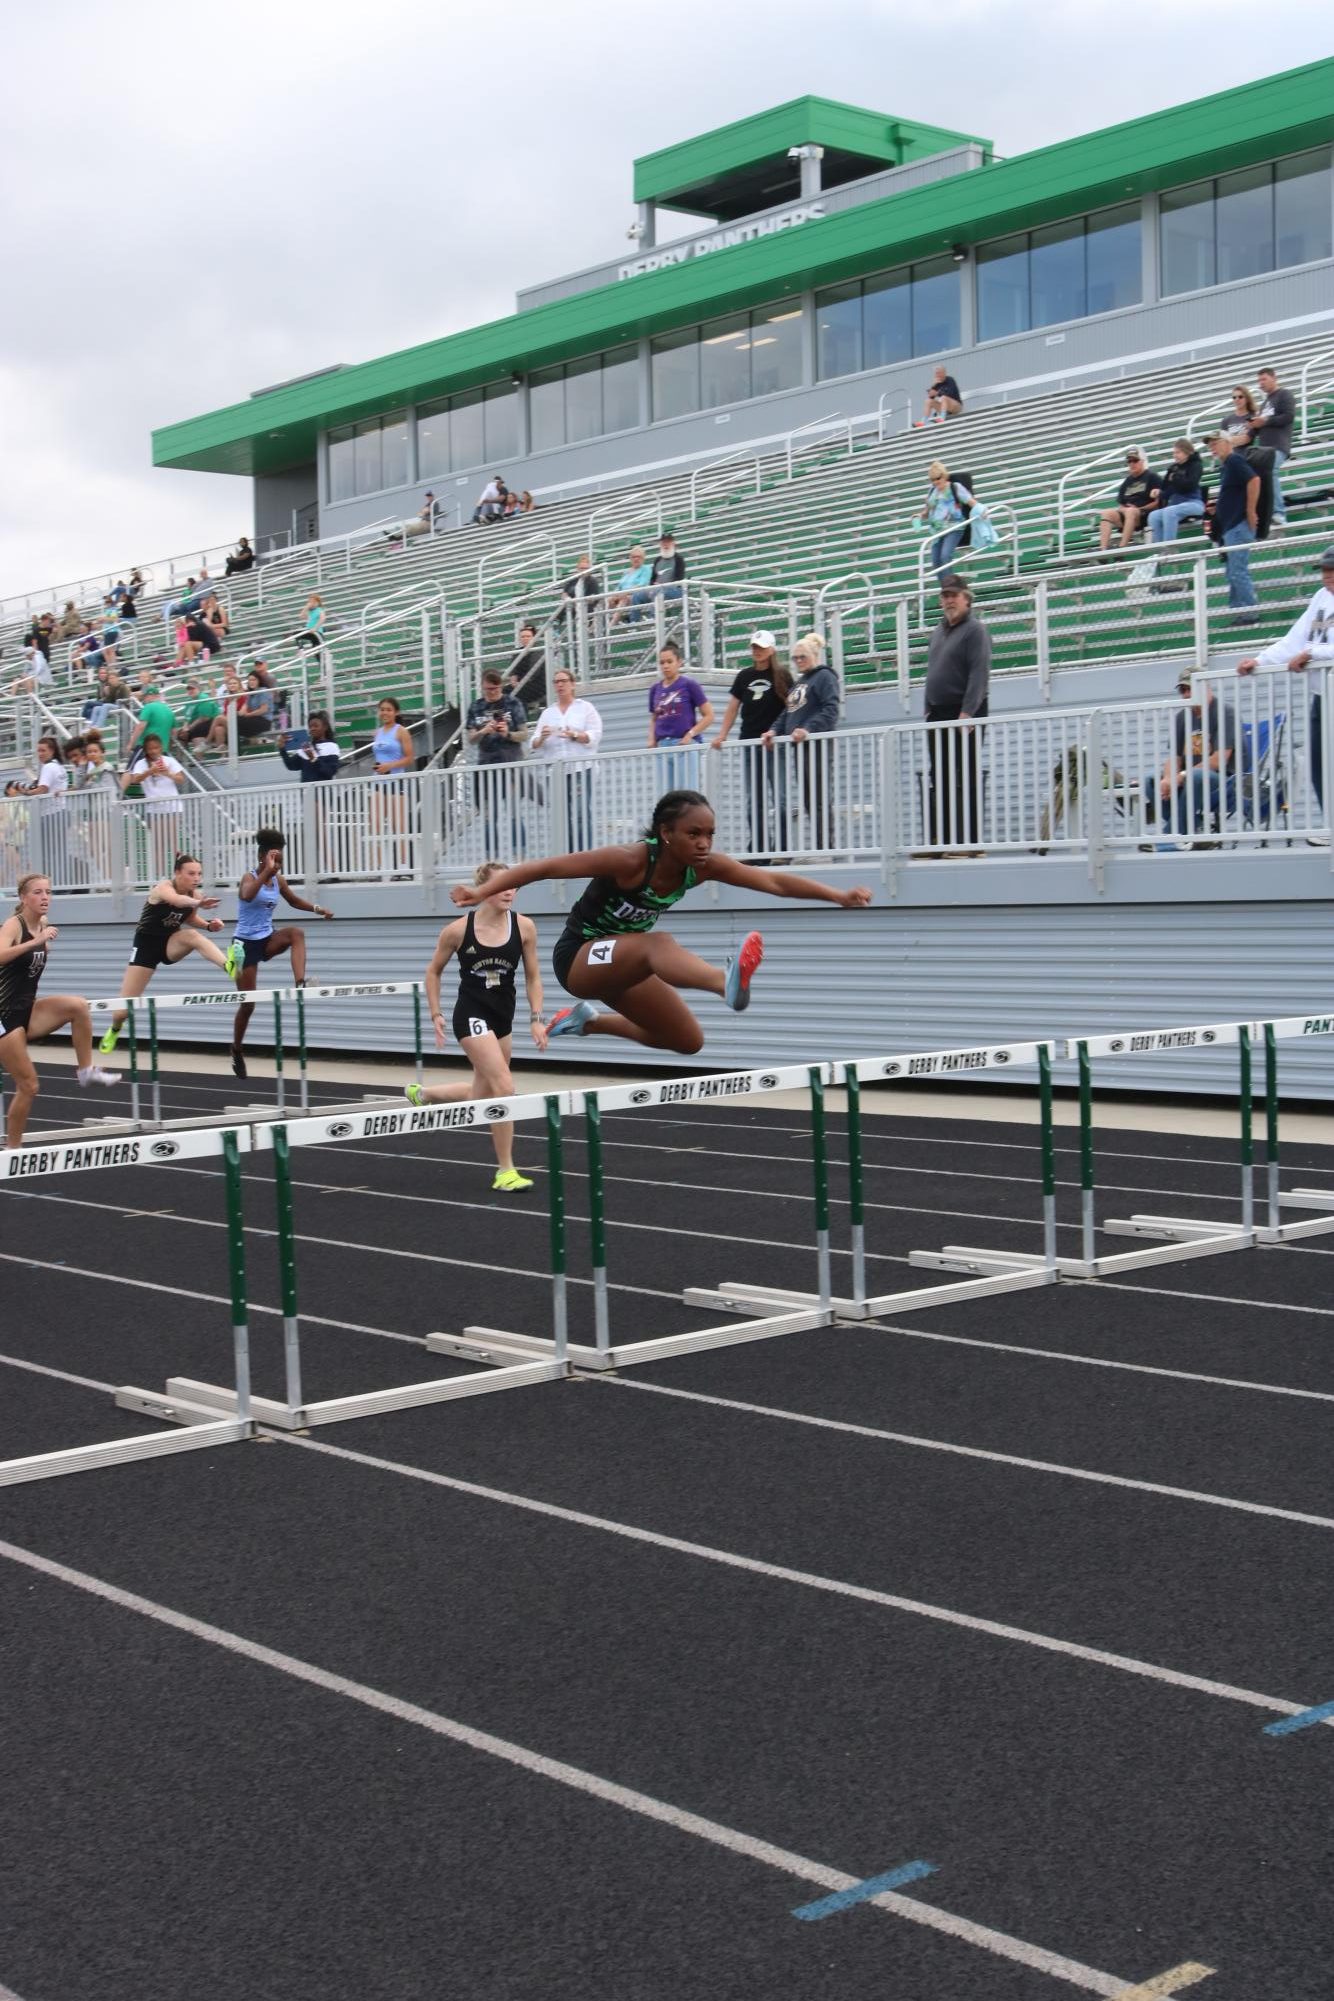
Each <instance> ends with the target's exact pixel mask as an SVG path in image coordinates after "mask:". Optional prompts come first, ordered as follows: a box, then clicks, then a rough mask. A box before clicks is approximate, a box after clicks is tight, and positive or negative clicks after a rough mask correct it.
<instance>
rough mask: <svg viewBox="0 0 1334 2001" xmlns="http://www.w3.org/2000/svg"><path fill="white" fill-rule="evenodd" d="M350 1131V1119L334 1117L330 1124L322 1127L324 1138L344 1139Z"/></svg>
mask: <svg viewBox="0 0 1334 2001" xmlns="http://www.w3.org/2000/svg"><path fill="white" fill-rule="evenodd" d="M351 1131H352V1121H351V1119H335V1120H334V1122H333V1124H332V1125H331V1126H326V1127H325V1128H324V1136H325V1138H326V1139H346V1138H347V1136H348V1134H349V1133H350V1132H351Z"/></svg>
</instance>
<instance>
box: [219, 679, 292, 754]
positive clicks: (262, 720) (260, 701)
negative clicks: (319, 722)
mask: <svg viewBox="0 0 1334 2001" xmlns="http://www.w3.org/2000/svg"><path fill="white" fill-rule="evenodd" d="M245 685H246V693H245V699H244V701H242V702H238V701H236V700H234V699H233V692H232V689H231V688H230V686H229V687H228V690H227V700H226V701H225V702H224V704H223V710H222V714H221V715H220V716H215V717H214V719H213V721H212V722H211V723H210V724H209V726H208V744H209V748H210V749H211V750H222V749H223V748H224V747H225V746H226V742H227V711H228V709H231V708H234V709H235V710H236V734H237V736H238V737H240V738H241V739H242V740H245V739H247V738H251V739H253V738H255V737H261V736H267V734H268V732H269V731H270V730H271V729H272V728H273V710H274V702H275V699H276V698H275V696H274V692H273V690H272V688H266V687H265V686H264V684H263V682H262V681H261V680H260V678H259V675H258V674H256V673H255V672H254V671H253V670H252V671H251V672H250V673H249V674H248V675H247V676H246V684H245Z"/></svg>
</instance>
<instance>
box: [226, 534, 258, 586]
mask: <svg viewBox="0 0 1334 2001" xmlns="http://www.w3.org/2000/svg"><path fill="white" fill-rule="evenodd" d="M254 567H255V552H254V550H253V549H252V548H251V546H250V537H249V536H248V535H242V536H241V537H240V538H239V540H238V541H237V544H236V547H235V549H233V551H232V553H231V555H230V556H229V557H228V558H227V561H226V564H225V565H224V575H226V576H229V577H236V576H244V575H245V573H246V571H247V570H253V569H254Z"/></svg>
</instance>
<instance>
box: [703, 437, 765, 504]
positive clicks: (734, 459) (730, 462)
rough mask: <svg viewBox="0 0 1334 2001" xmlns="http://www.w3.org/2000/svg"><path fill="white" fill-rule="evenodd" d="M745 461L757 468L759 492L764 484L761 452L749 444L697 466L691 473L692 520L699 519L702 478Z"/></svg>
mask: <svg viewBox="0 0 1334 2001" xmlns="http://www.w3.org/2000/svg"><path fill="white" fill-rule="evenodd" d="M743 462H744V463H746V464H750V465H753V466H754V468H755V491H756V493H758V492H759V491H760V489H761V487H762V485H763V473H762V471H761V468H760V457H759V453H758V452H755V451H752V450H751V448H750V446H749V445H743V446H742V447H741V448H740V450H739V451H735V452H728V453H727V455H726V456H725V457H724V458H721V459H713V460H711V461H710V462H709V463H708V464H706V465H702V466H696V467H695V470H694V471H693V472H692V473H691V475H690V519H691V520H692V521H698V519H699V482H700V480H701V479H702V478H704V476H705V475H706V474H708V473H716V472H721V471H722V469H723V467H724V466H734V465H738V464H741V463H743Z"/></svg>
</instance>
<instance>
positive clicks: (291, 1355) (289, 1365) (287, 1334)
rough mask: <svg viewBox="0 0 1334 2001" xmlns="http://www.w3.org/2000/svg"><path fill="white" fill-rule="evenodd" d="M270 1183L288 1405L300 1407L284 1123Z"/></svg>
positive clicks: (288, 1159)
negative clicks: (275, 1213) (275, 1209)
mask: <svg viewBox="0 0 1334 2001" xmlns="http://www.w3.org/2000/svg"><path fill="white" fill-rule="evenodd" d="M273 1185H274V1192H275V1194H276V1196H277V1200H278V1275H279V1281H280V1284H281V1288H282V1305H283V1363H284V1367H285V1370H286V1376H287V1408H288V1409H289V1410H292V1411H297V1410H300V1409H301V1323H300V1321H299V1320H298V1318H297V1307H296V1227H295V1224H294V1222H293V1219H292V1149H291V1146H290V1144H289V1142H288V1138H287V1127H286V1126H275V1127H274V1128H273Z"/></svg>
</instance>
